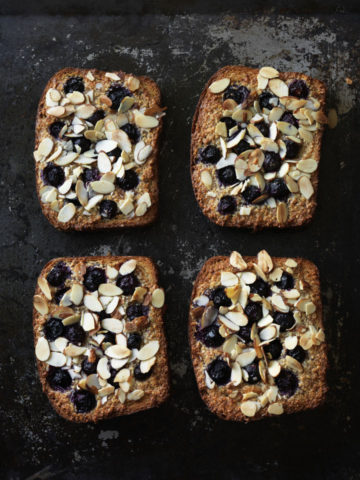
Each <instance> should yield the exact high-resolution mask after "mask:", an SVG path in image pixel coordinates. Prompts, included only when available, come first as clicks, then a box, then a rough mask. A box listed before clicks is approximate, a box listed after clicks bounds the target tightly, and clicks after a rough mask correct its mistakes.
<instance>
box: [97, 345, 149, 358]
mask: <svg viewBox="0 0 360 480" xmlns="http://www.w3.org/2000/svg"><path fill="white" fill-rule="evenodd" d="M143 348H144V347H143ZM105 355H107V356H108V357H111V358H116V359H119V360H121V359H123V358H127V357H129V356H130V355H131V350H129V349H128V348H126V347H122V346H121V345H111V346H110V347H108V348H107V349H106V350H105ZM151 356H152V355H151ZM144 360H145V359H144Z"/></svg>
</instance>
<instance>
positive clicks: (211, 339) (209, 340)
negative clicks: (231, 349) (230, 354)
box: [196, 324, 225, 348]
mask: <svg viewBox="0 0 360 480" xmlns="http://www.w3.org/2000/svg"><path fill="white" fill-rule="evenodd" d="M196 338H197V340H199V341H200V342H201V343H203V344H204V345H205V346H206V347H208V348H217V347H221V345H222V344H223V343H224V341H225V338H224V337H222V336H221V335H220V333H219V325H216V324H213V325H209V326H208V327H205V328H203V329H202V330H199V331H198V332H197V333H196Z"/></svg>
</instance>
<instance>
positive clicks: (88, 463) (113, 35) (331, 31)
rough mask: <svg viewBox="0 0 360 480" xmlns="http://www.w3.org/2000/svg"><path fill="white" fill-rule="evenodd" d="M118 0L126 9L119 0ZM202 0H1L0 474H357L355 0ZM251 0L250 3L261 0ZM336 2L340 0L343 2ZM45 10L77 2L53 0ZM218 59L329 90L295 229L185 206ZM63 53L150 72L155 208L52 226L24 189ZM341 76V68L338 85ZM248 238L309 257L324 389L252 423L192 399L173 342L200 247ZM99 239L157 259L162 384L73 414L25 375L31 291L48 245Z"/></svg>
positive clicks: (239, 244) (246, 242)
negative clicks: (83, 415) (124, 221)
mask: <svg viewBox="0 0 360 480" xmlns="http://www.w3.org/2000/svg"><path fill="white" fill-rule="evenodd" d="M59 3H60V2H55V6H56V5H59ZM62 3H63V2H62ZM68 3H69V2H68ZM125 3H127V11H129V10H130V7H129V4H130V2H125ZM133 3H134V4H135V2H133ZM141 3H142V2H140V4H141ZM204 3H205V2H202V5H203V8H202V9H199V12H201V14H199V13H192V14H189V13H183V14H176V12H175V10H171V11H169V15H167V14H165V13H162V14H151V13H144V11H145V12H146V11H147V10H146V9H145V10H142V12H141V11H139V8H138V6H139V4H136V5H134V8H136V12H137V13H136V14H128V15H126V16H125V15H123V16H117V17H115V16H103V15H101V11H99V10H97V9H96V7H95V8H93V9H92V10H90V13H91V14H90V15H87V16H76V15H75V16H72V15H60V14H59V15H38V14H39V13H41V8H40V7H39V8H40V9H37V8H35V7H34V10H31V9H32V7H31V6H30V2H29V5H27V6H24V9H23V10H22V11H19V10H17V8H18V7H19V2H17V1H15V2H13V3H12V4H11V5H10V6H9V5H8V6H7V8H5V7H4V5H5V4H3V5H2V6H1V7H0V12H2V13H3V15H2V16H1V17H0V35H1V37H0V38H1V51H0V78H1V84H2V90H1V91H2V94H1V96H0V112H1V120H2V121H1V127H2V128H1V131H0V135H1V142H0V145H1V164H2V165H1V166H2V168H1V204H0V210H1V214H0V229H1V246H2V261H1V262H2V264H1V278H0V282H1V300H2V307H1V308H2V311H1V317H0V331H1V348H0V362H1V364H0V368H1V370H0V375H1V381H0V394H1V409H0V415H1V417H0V418H1V430H0V437H1V443H0V452H1V457H2V462H1V467H0V468H1V470H0V474H1V475H0V477H1V478H5V479H9V480H10V479H11V480H17V479H25V478H32V479H37V478H38V479H45V478H55V479H65V480H70V479H75V478H76V479H81V480H83V479H89V478H91V479H93V480H97V479H104V478H107V479H117V478H122V479H125V480H127V479H139V478H141V479H165V478H166V479H169V478H171V479H172V478H174V479H178V478H179V479H184V478H189V479H202V478H219V477H223V478H228V479H240V478H250V477H251V478H253V479H260V478H261V479H265V480H266V479H273V478H276V479H288V478H291V479H294V480H296V479H304V478H320V479H325V478H326V479H335V478H336V479H338V478H344V479H345V478H346V479H355V478H360V476H359V466H360V461H359V460H360V458H359V456H360V455H359V434H358V429H359V402H360V395H359V386H358V385H359V374H360V369H359V353H358V352H359V326H358V325H359V317H358V311H357V307H356V303H355V302H354V299H356V298H357V295H358V294H359V284H358V275H357V273H356V270H357V267H358V265H359V256H358V246H359V223H358V218H359V210H360V207H359V205H360V204H359V186H358V185H359V180H358V178H357V176H358V175H359V167H358V165H359V161H360V159H359V132H360V124H359V113H360V112H359V67H360V62H359V48H360V40H359V35H358V34H359V27H360V22H359V19H360V17H359V15H358V13H359V12H357V11H356V9H355V11H353V12H352V14H341V15H340V14H339V15H337V14H334V15H325V14H323V13H321V14H313V15H310V16H309V15H306V16H293V15H287V14H284V15H282V14H281V15H280V14H275V13H274V11H272V12H267V13H266V15H257V16H250V15H248V14H246V13H245V14H238V13H236V14H229V13H218V10H214V8H213V7H211V8H210V7H209V9H208V11H209V12H210V13H207V14H206V13H205V12H206V9H205V8H204ZM275 3H276V2H275ZM277 3H278V4H282V5H283V4H284V2H277ZM65 4H66V2H65ZM97 4H98V2H97V3H96V4H95V5H97ZM285 4H286V2H285ZM329 4H331V5H332V4H334V2H333V1H331V2H329ZM89 5H90V6H94V2H92V1H90V2H89ZM254 5H255V6H256V8H257V12H258V13H259V12H260V11H261V7H262V2H259V1H257V0H255V1H254ZM331 5H330V6H331ZM52 6H54V4H52ZM19 8H20V7H19ZM49 8H50V10H51V8H52V7H49ZM99 8H101V7H99ZM114 8H115V7H114ZM284 8H285V7H284ZM309 8H310V10H311V2H310V7H309ZM322 8H323V7H322ZM322 8H320V9H319V11H323V9H322ZM11 9H12V10H11ZM50 10H49V11H50ZM75 10H76V9H75ZM204 10H205V12H204ZM303 11H304V12H305V13H306V11H307V10H306V9H305V10H303ZM312 11H313V10H312ZM330 11H331V10H330ZM337 11H338V12H344V4H343V3H342V4H341V5H338V6H337ZM34 12H35V13H36V15H21V16H14V15H5V14H6V13H26V14H31V13H34ZM345 12H346V8H345ZM50 13H79V11H78V9H77V10H76V11H75V12H74V11H73V10H72V9H70V10H69V11H64V8H62V9H61V8H60V7H59V10H56V9H54V8H52V10H51V11H50ZM112 13H113V12H112ZM120 13H121V12H120ZM232 63H234V64H238V63H242V64H245V65H249V66H253V67H256V66H259V65H260V66H261V65H264V64H270V65H273V66H275V67H277V68H279V69H280V70H295V71H296V70H299V71H303V72H305V73H307V74H310V75H313V76H315V77H318V78H320V79H321V80H324V81H325V82H326V83H327V85H328V87H329V95H328V105H329V107H335V108H337V110H338V112H339V119H340V121H339V125H338V127H337V128H336V129H334V130H328V131H327V132H326V133H325V136H324V142H323V149H322V160H321V171H320V191H319V207H318V209H317V213H316V215H315V219H314V222H313V223H312V224H311V225H310V226H308V227H306V228H304V229H301V230H297V231H281V232H276V231H263V232H259V233H256V234H253V233H251V232H248V231H235V230H231V229H224V228H219V227H217V226H215V225H213V224H211V223H209V222H208V221H207V220H206V219H205V217H204V216H203V215H202V214H201V213H200V211H199V208H198V207H197V204H196V202H195V199H194V196H193V192H192V188H191V183H190V176H189V168H188V165H189V135H190V125H191V118H192V115H193V112H194V108H195V105H196V102H197V98H198V95H199V93H200V92H201V90H202V88H203V85H204V83H205V81H206V80H207V79H208V77H209V76H210V75H211V74H212V73H213V72H215V71H216V70H217V69H218V68H219V67H221V66H223V65H226V64H232ZM64 66H79V67H97V68H100V69H104V70H112V69H115V70H116V69H118V68H121V69H123V70H125V71H128V72H134V73H135V74H149V75H150V76H152V77H153V78H154V79H155V80H156V81H157V82H158V83H159V85H160V87H161V89H162V92H163V97H164V104H165V105H168V107H169V108H168V111H167V116H166V122H165V131H164V135H163V144H162V150H161V156H160V191H161V196H160V202H161V203H160V217H159V220H158V221H157V222H156V223H155V224H154V225H153V226H151V227H149V228H143V229H140V230H128V231H117V232H115V231H112V232H111V231H110V232H100V233H88V234H75V233H62V232H59V231H56V230H55V229H54V228H53V227H51V226H50V224H48V223H47V221H46V220H45V218H44V217H43V216H42V214H41V211H40V206H39V204H38V201H37V198H36V194H35V189H34V172H33V159H32V150H33V127H34V118H35V111H36V106H37V101H38V99H39V97H40V94H41V92H42V89H43V88H44V85H45V83H46V81H47V79H48V78H49V77H50V76H51V75H52V74H53V73H54V72H55V71H57V70H58V69H60V68H62V67H64ZM346 76H348V77H350V78H352V79H353V80H354V84H353V86H352V87H349V86H348V85H347V84H346V83H345V77H346ZM261 248H266V249H268V250H269V252H270V253H271V254H273V255H280V256H292V255H299V256H305V257H308V258H310V259H311V260H313V261H314V262H316V263H317V265H318V266H319V268H320V272H321V279H322V296H323V302H324V307H325V308H324V316H325V325H326V333H327V338H328V342H329V357H330V372H329V385H330V392H329V395H328V401H327V404H326V405H325V407H323V408H321V409H318V410H317V411H314V412H305V413H302V414H297V415H293V416H288V417H286V416H283V417H281V418H277V419H270V420H264V421H261V422H257V423H254V424H250V425H242V424H236V423H231V422H228V423H226V422H224V421H222V420H219V419H218V418H216V417H215V416H214V415H212V414H211V413H210V412H208V411H207V409H206V408H205V406H204V404H203V403H202V402H201V400H200V397H199V395H198V393H197V389H196V384H195V379H194V375H193V372H192V368H191V364H190V358H189V348H188V345H187V333H186V330H187V309H188V299H189V296H190V292H191V288H192V282H193V281H194V279H195V277H196V274H197V272H198V270H199V269H200V267H201V265H202V264H203V262H204V261H205V259H207V258H208V257H210V256H213V255H215V254H228V253H229V252H230V251H231V250H233V249H237V250H239V251H241V252H243V253H244V254H256V252H257V251H258V250H259V249H261ZM108 252H111V253H113V254H118V255H121V254H144V255H149V256H151V257H153V258H154V260H155V261H156V263H157V264H158V266H159V268H160V276H161V283H162V285H163V286H164V287H165V288H166V292H167V303H168V311H167V315H166V332H167V337H168V342H169V355H170V366H171V374H172V391H171V398H170V400H169V401H168V403H167V404H165V405H163V406H162V407H160V408H159V409H156V410H152V411H148V412H143V413H139V414H136V415H133V416H130V417H124V418H118V419H115V420H111V421H105V422H102V423H100V424H98V425H76V424H71V423H68V422H66V421H65V420H63V419H61V418H60V417H59V416H57V415H56V414H55V412H54V411H53V410H52V408H51V407H50V405H49V403H48V401H47V399H46V397H45V396H44V395H43V394H42V392H41V389H40V384H39V381H38V378H37V374H36V369H35V361H34V353H33V346H32V326H31V309H32V295H33V290H34V286H35V281H36V277H37V275H38V273H39V272H40V270H41V268H42V266H43V265H44V264H45V262H47V261H48V260H49V259H50V258H52V257H56V256H59V255H91V254H94V255H98V254H107V253H108ZM39 472H40V473H39Z"/></svg>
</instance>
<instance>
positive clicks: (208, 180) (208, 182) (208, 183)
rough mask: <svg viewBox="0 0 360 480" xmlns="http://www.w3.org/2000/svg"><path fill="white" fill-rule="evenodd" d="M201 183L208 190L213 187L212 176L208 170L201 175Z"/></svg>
mask: <svg viewBox="0 0 360 480" xmlns="http://www.w3.org/2000/svg"><path fill="white" fill-rule="evenodd" d="M200 179H201V183H202V184H203V185H205V187H206V188H211V187H212V176H211V174H210V172H209V171H208V170H203V171H202V172H201V174H200Z"/></svg>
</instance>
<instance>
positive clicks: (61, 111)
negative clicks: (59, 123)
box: [46, 106, 66, 118]
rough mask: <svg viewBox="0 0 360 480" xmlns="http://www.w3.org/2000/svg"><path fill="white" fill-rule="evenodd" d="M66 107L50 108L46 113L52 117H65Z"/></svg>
mask: <svg viewBox="0 0 360 480" xmlns="http://www.w3.org/2000/svg"><path fill="white" fill-rule="evenodd" d="M65 112H66V110H65V107H60V106H59V107H50V108H48V109H47V110H46V113H47V114H48V115H51V116H52V117H58V118H59V117H63V116H64V115H65Z"/></svg>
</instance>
